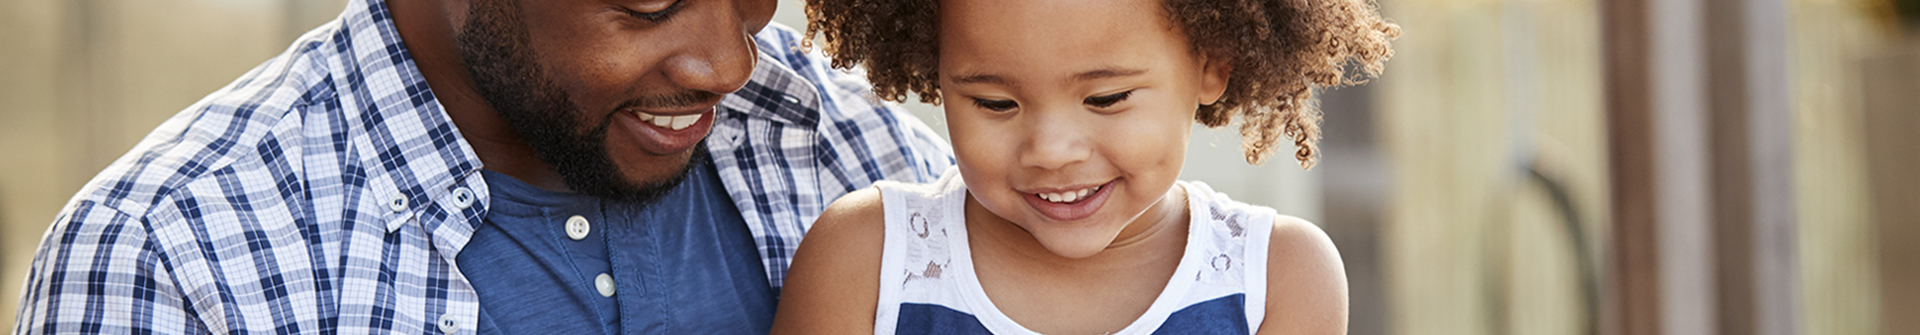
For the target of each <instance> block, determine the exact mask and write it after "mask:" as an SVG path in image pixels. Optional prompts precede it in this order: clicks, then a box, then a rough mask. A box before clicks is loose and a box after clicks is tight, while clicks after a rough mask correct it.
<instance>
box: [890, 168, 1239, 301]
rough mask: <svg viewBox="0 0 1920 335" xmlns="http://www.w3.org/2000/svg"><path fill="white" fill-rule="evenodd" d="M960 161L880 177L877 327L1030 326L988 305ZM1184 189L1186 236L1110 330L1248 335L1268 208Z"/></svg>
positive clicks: (1203, 189) (1202, 188)
mask: <svg viewBox="0 0 1920 335" xmlns="http://www.w3.org/2000/svg"><path fill="white" fill-rule="evenodd" d="M958 171H959V170H958V169H948V170H947V172H946V174H944V175H943V176H941V178H940V179H939V180H938V181H935V182H933V183H929V184H905V183H897V182H879V183H875V184H874V185H875V186H876V187H878V188H879V189H880V193H881V201H882V206H883V207H884V208H885V212H886V214H885V216H886V242H885V247H884V248H883V251H882V253H881V259H880V261H881V266H880V295H879V301H878V306H877V307H878V310H877V311H876V314H875V318H874V320H875V325H874V333H875V334H882V335H885V334H1005V335H1014V334H1036V333H1035V332H1033V331H1031V330H1028V329H1027V328H1025V327H1022V326H1020V325H1019V324H1017V323H1015V322H1014V321H1013V320H1012V319H1011V318H1009V317H1008V316H1006V315H1005V314H1003V313H1002V312H1001V311H1000V310H999V309H998V308H996V307H994V305H993V302H992V301H991V300H989V299H988V298H987V295H986V291H985V290H983V289H982V288H981V286H980V281H979V278H978V277H977V276H976V275H975V272H974V268H973V267H974V264H973V261H972V250H971V249H970V248H969V246H968V244H967V229H966V228H967V227H966V218H965V199H966V196H967V188H966V184H965V182H964V181H962V178H961V177H960V174H959V172H958ZM1175 187H1183V188H1185V190H1186V193H1187V206H1189V207H1188V208H1189V210H1190V212H1191V213H1192V214H1191V217H1190V218H1189V226H1188V234H1187V244H1186V249H1185V251H1184V255H1183V256H1182V257H1181V258H1180V263H1179V265H1178V266H1177V267H1176V269H1175V270H1174V274H1173V278H1172V280H1170V281H1169V282H1168V283H1167V286H1166V288H1165V289H1164V290H1162V291H1161V292H1160V293H1159V295H1158V297H1157V298H1156V299H1155V300H1154V302H1153V304H1152V305H1151V307H1149V308H1148V309H1147V312H1146V313H1145V314H1144V315H1142V316H1140V317H1139V318H1138V319H1136V320H1134V321H1133V323H1131V324H1129V325H1128V326H1127V327H1126V328H1124V329H1121V330H1120V331H1118V332H1116V333H1115V334H1249V333H1252V332H1253V331H1254V330H1256V329H1258V328H1259V327H1260V321H1261V319H1262V318H1263V317H1264V316H1265V306H1266V275H1267V270H1266V269H1267V240H1268V237H1269V236H1270V234H1271V232H1272V229H1273V221H1274V219H1275V217H1276V215H1277V214H1275V213H1274V211H1273V209H1270V208H1266V207H1259V206H1253V205H1248V204H1244V203H1239V202H1235V201H1233V200H1232V199H1230V198H1228V197H1227V196H1226V195H1224V194H1220V193H1218V192H1215V191H1213V189H1212V188H1211V187H1208V186H1207V185H1206V184H1205V183H1200V182H1178V183H1176V184H1175Z"/></svg>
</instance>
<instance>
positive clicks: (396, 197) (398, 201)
mask: <svg viewBox="0 0 1920 335" xmlns="http://www.w3.org/2000/svg"><path fill="white" fill-rule="evenodd" d="M387 208H388V209H392V210H393V212H394V213H399V212H403V211H406V210H407V194H405V193H399V192H394V193H393V201H392V202H389V203H387Z"/></svg>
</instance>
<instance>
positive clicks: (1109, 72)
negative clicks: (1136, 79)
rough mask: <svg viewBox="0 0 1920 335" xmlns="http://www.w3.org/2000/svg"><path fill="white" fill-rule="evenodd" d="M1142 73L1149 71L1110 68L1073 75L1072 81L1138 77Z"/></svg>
mask: <svg viewBox="0 0 1920 335" xmlns="http://www.w3.org/2000/svg"><path fill="white" fill-rule="evenodd" d="M1142 73H1147V70H1142V69H1129V68H1119V67H1109V68H1103V69H1097V70H1093V71H1087V72H1081V73H1079V74H1075V75H1073V78H1071V79H1072V81H1090V80H1095V79H1106V78H1114V77H1127V76H1136V75H1140V74H1142Z"/></svg>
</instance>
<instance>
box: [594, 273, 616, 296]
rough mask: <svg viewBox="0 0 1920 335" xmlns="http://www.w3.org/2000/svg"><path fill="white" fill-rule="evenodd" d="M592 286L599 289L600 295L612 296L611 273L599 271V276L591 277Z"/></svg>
mask: <svg viewBox="0 0 1920 335" xmlns="http://www.w3.org/2000/svg"><path fill="white" fill-rule="evenodd" d="M593 287H594V288H597V289H600V296H602V297H612V296H613V275H609V274H607V273H605V272H602V273H600V276H598V277H593Z"/></svg>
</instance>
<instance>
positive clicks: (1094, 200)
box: [1021, 181, 1115, 221]
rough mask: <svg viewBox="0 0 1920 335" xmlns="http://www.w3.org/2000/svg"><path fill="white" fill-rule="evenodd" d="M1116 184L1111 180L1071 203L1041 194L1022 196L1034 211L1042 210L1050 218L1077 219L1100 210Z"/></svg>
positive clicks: (1056, 219) (1057, 219)
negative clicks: (1051, 198) (1051, 199)
mask: <svg viewBox="0 0 1920 335" xmlns="http://www.w3.org/2000/svg"><path fill="white" fill-rule="evenodd" d="M1114 184H1115V181H1109V182H1107V184H1106V185H1101V186H1100V190H1099V191H1094V192H1093V193H1091V194H1087V197H1086V199H1081V200H1079V201H1075V202H1071V203H1058V202H1052V201H1047V199H1041V198H1040V196H1039V195H1035V194H1031V193H1028V194H1022V195H1021V198H1023V199H1025V200H1027V205H1028V206H1031V207H1033V209H1034V211H1037V212H1040V215H1042V216H1046V217H1047V218H1049V219H1053V220H1055V221H1076V220H1080V219H1085V218H1087V217H1091V216H1093V214H1094V213H1097V212H1099V211H1100V207H1101V206H1104V205H1106V203H1107V196H1108V195H1109V194H1112V193H1113V186H1114Z"/></svg>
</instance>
